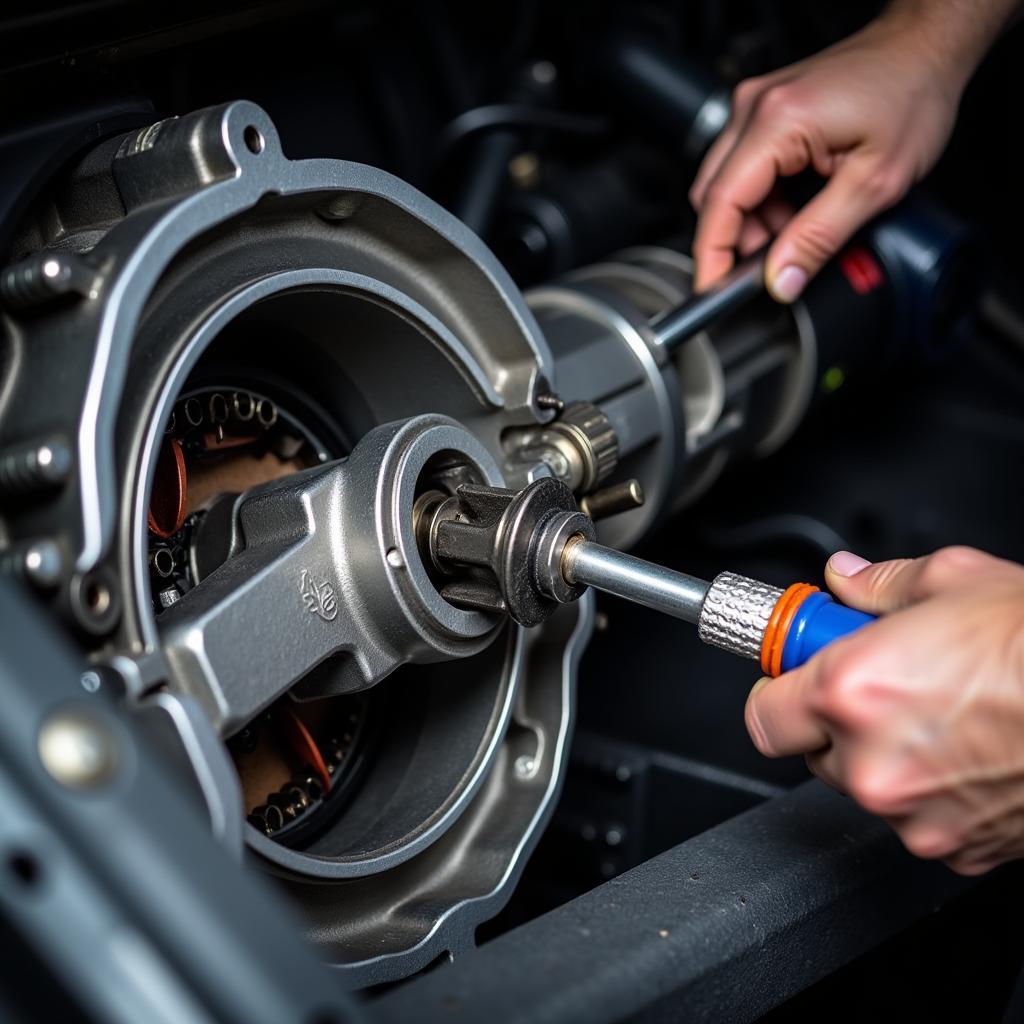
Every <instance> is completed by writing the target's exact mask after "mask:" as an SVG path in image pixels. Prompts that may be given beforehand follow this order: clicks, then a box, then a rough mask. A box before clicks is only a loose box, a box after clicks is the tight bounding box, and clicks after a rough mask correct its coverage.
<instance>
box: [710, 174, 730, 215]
mask: <svg viewBox="0 0 1024 1024" xmlns="http://www.w3.org/2000/svg"><path fill="white" fill-rule="evenodd" d="M731 199H732V192H731V190H730V188H729V186H728V185H726V184H725V182H723V181H722V178H721V173H719V176H718V177H717V178H715V180H714V181H712V182H711V183H710V184H709V185H708V187H707V188H706V189H705V190H704V206H705V207H709V206H727V205H728V204H729V203H730V201H731Z"/></svg>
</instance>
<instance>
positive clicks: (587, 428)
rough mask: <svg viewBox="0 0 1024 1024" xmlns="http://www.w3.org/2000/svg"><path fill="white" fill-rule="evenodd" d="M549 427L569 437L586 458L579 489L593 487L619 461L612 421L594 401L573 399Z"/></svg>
mask: <svg viewBox="0 0 1024 1024" xmlns="http://www.w3.org/2000/svg"><path fill="white" fill-rule="evenodd" d="M548 429H549V430H552V431H554V432H555V433H559V434H562V435H563V436H565V437H567V438H568V439H569V440H570V441H571V442H572V443H573V444H574V445H575V446H576V447H577V448H578V449H579V450H580V454H581V456H582V458H583V461H584V464H585V469H584V476H583V479H582V480H581V482H580V485H579V488H578V490H579V491H580V493H583V494H585V493H587V492H588V491H592V490H593V489H594V488H595V487H596V486H597V485H598V484H599V483H601V481H602V480H605V479H607V478H608V477H609V476H610V475H611V473H612V472H613V470H614V469H615V467H616V466H617V465H618V462H619V439H618V438H617V437H616V435H615V431H614V429H613V428H612V425H611V421H610V420H609V419H608V417H607V416H606V415H605V414H604V412H603V411H602V410H601V409H600V408H598V407H597V406H596V405H594V403H593V402H571V403H570V404H569V405H567V406H566V407H565V410H564V411H563V412H562V415H561V416H559V417H558V419H557V420H556V421H555V422H554V423H552V424H550V425H549V427H548Z"/></svg>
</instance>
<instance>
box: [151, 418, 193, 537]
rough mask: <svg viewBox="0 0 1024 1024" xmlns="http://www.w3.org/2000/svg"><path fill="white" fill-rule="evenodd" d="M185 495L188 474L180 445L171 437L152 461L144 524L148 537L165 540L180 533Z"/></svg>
mask: <svg viewBox="0 0 1024 1024" xmlns="http://www.w3.org/2000/svg"><path fill="white" fill-rule="evenodd" d="M187 493H188V474H187V473H186V472H185V453H184V452H183V451H182V450H181V442H180V441H179V440H178V439H177V438H175V437H169V438H166V439H165V440H164V443H163V445H162V446H161V448H160V455H159V456H158V457H157V460H156V472H155V473H154V475H153V493H152V495H151V496H150V499H149V515H148V517H147V523H148V525H149V529H150V532H151V533H155V534H156V535H157V536H158V537H162V538H163V539H164V540H166V539H167V538H168V537H171V536H173V535H174V534H176V533H177V532H178V531H179V530H180V529H181V524H182V523H184V522H185V509H186V504H185V498H186V495H187Z"/></svg>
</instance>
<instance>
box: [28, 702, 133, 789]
mask: <svg viewBox="0 0 1024 1024" xmlns="http://www.w3.org/2000/svg"><path fill="white" fill-rule="evenodd" d="M38 749H39V759H40V760H41V761H42V762H43V767H44V768H45V769H46V770H47V771H48V772H49V773H50V775H51V776H52V777H53V778H54V779H56V781H57V782H60V783H62V784H63V785H65V786H68V787H70V788H72V789H94V788H95V787H97V786H100V785H102V784H103V783H105V782H107V781H109V779H111V778H112V777H113V774H114V770H115V768H116V767H117V762H118V744H117V738H116V737H115V736H114V733H113V731H112V730H111V728H110V726H109V725H108V724H107V722H106V721H104V720H103V719H101V718H99V717H97V716H96V715H95V714H93V713H91V712H86V711H81V710H62V711H55V712H54V713H53V714H51V715H50V717H49V718H48V719H47V720H46V721H45V722H44V723H43V726H42V728H41V729H40V730H39V740H38Z"/></svg>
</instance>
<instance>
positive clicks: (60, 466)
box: [0, 439, 71, 497]
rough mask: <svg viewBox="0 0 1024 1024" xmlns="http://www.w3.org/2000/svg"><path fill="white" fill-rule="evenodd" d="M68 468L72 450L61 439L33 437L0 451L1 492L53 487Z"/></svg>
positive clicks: (61, 478)
mask: <svg viewBox="0 0 1024 1024" xmlns="http://www.w3.org/2000/svg"><path fill="white" fill-rule="evenodd" d="M70 471H71V450H70V449H69V448H68V446H67V445H66V444H65V443H64V442H63V441H60V440H57V439H52V440H48V441H43V442H38V441H34V442H32V443H30V444H22V445H16V446H14V447H12V448H8V449H7V450H6V451H4V452H0V493H2V494H3V495H4V496H5V497H6V496H10V495H24V494H32V493H35V492H37V491H42V490H46V489H48V488H50V487H54V486H56V485H57V484H59V483H61V482H62V481H64V480H65V479H66V478H67V475H68V473H69V472H70Z"/></svg>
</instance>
